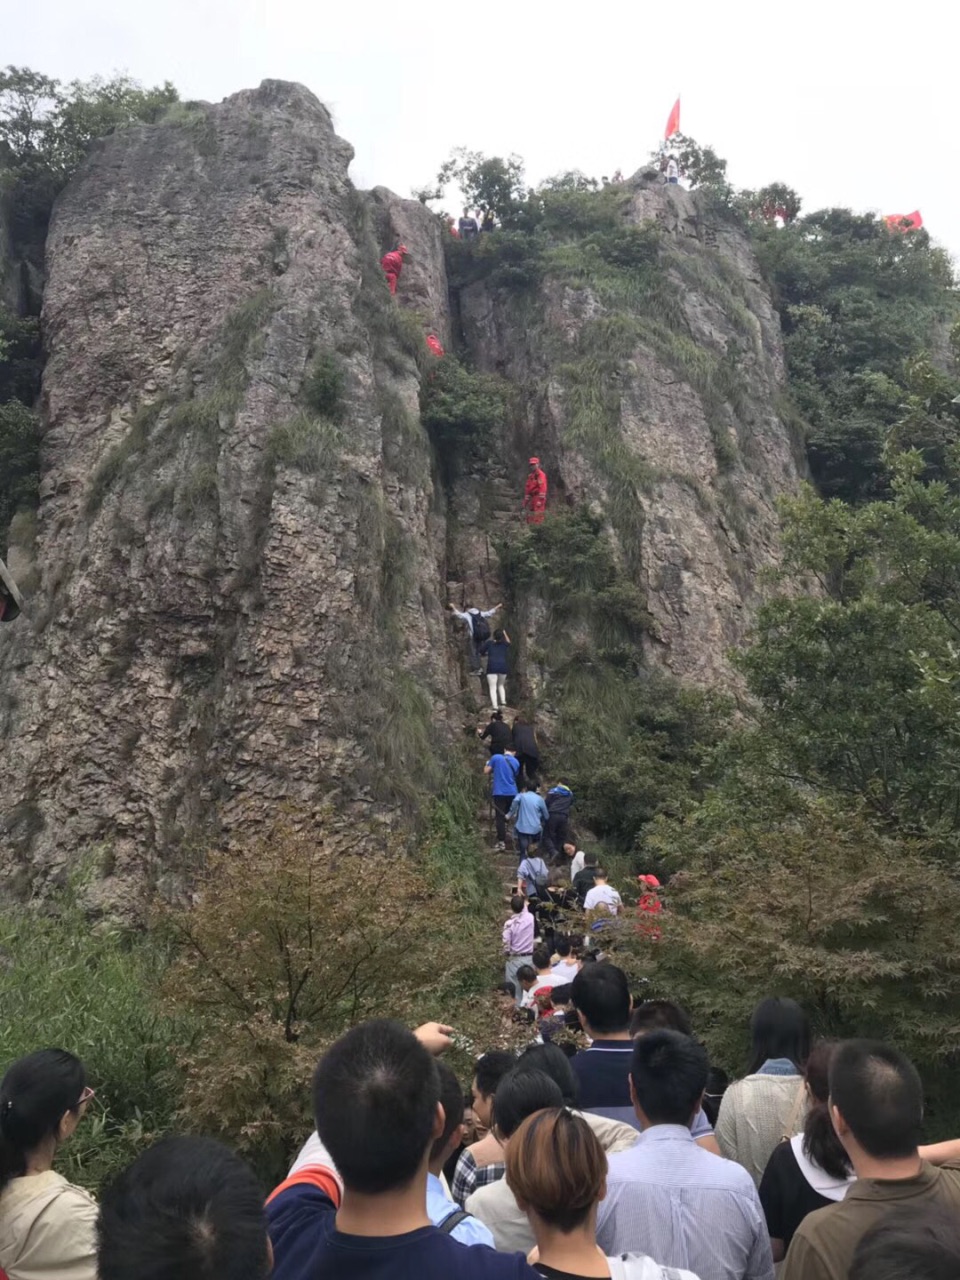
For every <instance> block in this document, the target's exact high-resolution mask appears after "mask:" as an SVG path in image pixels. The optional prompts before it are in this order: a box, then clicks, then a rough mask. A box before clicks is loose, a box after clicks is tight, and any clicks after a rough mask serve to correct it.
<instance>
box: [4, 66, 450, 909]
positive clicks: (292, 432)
mask: <svg viewBox="0 0 960 1280" xmlns="http://www.w3.org/2000/svg"><path fill="white" fill-rule="evenodd" d="M351 157H352V150H351V148H350V147H349V145H348V144H347V143H345V142H343V141H342V140H341V139H340V138H338V137H337V136H336V134H335V132H334V129H333V126H332V122H331V119H330V116H329V113H328V112H327V111H326V109H325V108H324V107H322V106H321V105H320V103H319V102H318V101H317V100H316V99H315V98H314V97H313V96H312V95H311V94H310V93H308V92H307V91H306V90H305V89H302V88H301V87H299V86H296V85H289V84H282V83H279V82H271V81H267V82H265V83H264V84H263V85H262V86H261V87H260V89H258V90H255V91H249V92H244V93H240V94H237V95H235V96H234V97H231V98H229V99H227V100H226V101H225V102H223V103H222V104H220V105H219V106H206V105H203V106H197V107H193V106H191V107H189V108H177V109H175V111H174V112H173V113H172V114H171V116H170V118H169V119H168V120H167V121H166V122H164V123H162V124H159V125H155V126H143V127H136V128H133V129H129V130H127V131H124V132H122V133H119V134H117V135H115V136H113V137H111V138H110V139H108V140H106V141H105V142H104V143H102V144H100V145H99V146H98V148H97V149H96V151H95V154H94V155H93V156H92V157H91V159H90V160H89V162H88V163H87V165H86V166H85V167H84V169H83V170H82V172H81V173H80V174H79V176H78V177H77V178H76V179H75V180H74V181H73V182H72V183H71V185H70V187H69V188H68V190H67V191H66V192H65V193H64V195H63V196H62V198H61V200H60V202H59V205H58V208H57V210H56V213H55V217H54V221H53V225H52V229H51V233H50V239H49V244H48V255H47V264H48V283H47V289H46V295H45V303H44V320H43V322H44V332H45V340H46V346H47V356H48V359H47V365H46V370H45V376H44V384H43V404H44V419H45V438H44V451H43V481H42V491H41V499H42V501H41V508H40V513H39V538H38V561H39V567H40V570H41V574H42V587H41V590H40V592H39V594H38V595H37V596H36V597H34V599H33V600H32V601H31V613H32V615H33V617H34V620H35V624H36V625H35V629H30V628H28V627H27V626H25V625H21V624H19V623H18V624H17V625H16V626H10V627H6V628H3V629H2V631H0V773H2V776H3V779H4V786H3V796H2V811H3V827H2V831H3V837H2V854H3V856H2V858H0V875H2V876H3V877H5V878H6V881H7V883H8V886H9V887H12V888H14V889H16V888H22V887H23V886H24V885H26V884H27V883H34V882H37V881H40V882H42V881H43V880H44V879H45V878H47V877H49V876H52V875H56V874H58V873H59V872H60V871H62V870H63V869H64V868H66V867H68V866H69V865H71V863H72V862H73V861H74V859H75V857H76V855H77V852H78V851H79V850H80V849H82V848H87V847H90V846H97V845H98V844H100V845H102V846H103V847H104V848H107V849H109V863H108V866H107V871H108V873H109V874H108V876H107V879H106V881H105V882H104V884H103V889H102V891H103V894H104V896H105V897H106V898H116V897H117V895H119V894H126V893H127V892H128V890H129V889H130V888H131V887H133V888H136V887H138V886H142V885H143V884H145V883H150V882H155V881H157V880H158V879H160V878H161V877H168V878H172V881H173V882H174V884H176V883H178V882H179V880H180V878H181V877H182V874H183V873H189V870H190V867H191V864H192V860H193V859H194V858H195V856H196V853H197V851H198V849H199V848H200V847H201V846H202V845H203V844H204V842H207V841H209V840H210V839H216V838H219V837H220V836H221V834H229V832H230V831H231V830H234V829H237V828H242V829H243V830H250V829H251V827H254V828H255V827H256V825H257V824H258V823H259V822H261V821H262V820H263V819H264V817H265V816H267V815H269V814H271V813H275V811H276V805H277V802H278V801H282V800H289V801H291V802H292V803H293V804H295V805H296V806H297V807H298V809H301V810H302V809H307V810H309V809H311V808H319V807H320V806H321V805H322V804H323V803H324V802H325V801H327V800H328V799H329V798H331V797H337V798H338V799H339V800H340V802H341V806H340V807H341V814H342V820H343V821H345V822H346V821H349V818H350V814H351V813H355V812H364V811H365V809H366V806H367V805H368V803H369V802H371V801H377V802H379V803H380V805H381V806H382V808H381V811H382V812H384V813H386V814H389V813H391V812H393V813H398V812H399V807H400V805H401V804H402V803H404V802H407V803H408V804H409V802H411V801H412V800H413V799H414V798H415V795H416V791H417V784H418V772H417V770H418V767H420V766H419V765H418V762H417V760H416V759H415V758H414V757H415V755H416V753H417V752H418V750H420V749H422V748H423V747H424V745H425V744H426V745H428V746H429V745H430V743H431V742H432V741H433V738H434V736H435V733H436V731H435V730H434V728H433V725H434V722H435V721H436V720H437V719H438V714H437V713H438V709H439V710H440V712H442V708H443V707H444V705H445V703H446V700H447V699H448V697H449V696H450V692H451V690H450V681H449V676H448V673H447V670H446V665H445V658H444V644H443V634H444V633H443V618H442V611H441V602H440V601H439V599H438V598H437V594H436V587H435V584H436V583H437V582H438V581H439V580H440V578H441V576H442V575H441V565H442V558H443V549H444V527H443V522H444V517H443V510H442V507H441V506H440V505H439V504H438V503H437V502H436V500H435V494H434V490H433V484H432V481H431V460H430V452H429V446H428V442H427V441H426V438H425V436H424V434H423V432H422V430H421V428H420V426H419V419H418V415H417V410H418V401H417V398H418V386H419V381H418V376H417V369H416V363H415V360H416V357H417V356H418V355H419V352H420V348H421V347H422V342H423V327H424V326H422V325H420V324H419V322H418V321H415V320H413V319H412V317H410V316H409V315H407V316H404V314H403V312H402V311H401V310H400V309H399V308H398V307H397V306H396V305H395V304H394V303H393V302H392V301H391V300H390V299H389V296H388V295H387V292H386V288H385V285H384V282H383V279H382V275H381V273H380V272H379V269H378V266H377V257H378V254H379V252H380V251H382V250H381V247H380V246H379V245H377V243H376V241H375V238H374V237H373V234H372V232H371V226H370V221H371V220H370V216H369V206H368V203H367V202H365V201H364V199H363V198H362V197H360V196H359V195H358V194H357V193H356V192H355V191H354V190H353V188H352V186H351V184H350V183H349V180H348V178H347V166H348V164H349V162H350V159H351ZM379 207H380V209H381V210H383V209H384V208H385V210H386V214H387V216H388V217H390V216H392V217H394V218H395V219H400V220H401V221H402V222H403V226H404V229H405V232H406V233H407V234H409V235H410V237H411V239H413V238H415V239H416V241H417V244H418V246H420V262H419V264H418V262H417V261H413V262H411V264H410V266H409V268H408V271H407V274H406V276H405V280H404V287H405V288H407V287H410V288H412V289H413V290H414V291H415V293H416V297H417V301H418V303H419V304H420V305H421V306H422V307H424V308H433V309H434V314H433V315H432V316H429V317H428V323H427V324H426V327H428V328H436V329H437V330H438V331H439V332H440V333H442V334H444V335H445V336H447V334H448V327H447V326H448V318H447V310H446V308H447V300H446V288H445V281H444V280H443V278H442V272H443V258H442V253H441V247H440V241H439V235H440V232H439V227H438V225H437V223H436V220H435V219H434V218H433V217H432V216H431V215H430V214H429V213H428V212H427V211H426V210H425V209H423V208H422V207H421V206H420V205H418V204H416V203H413V202H400V201H396V200H393V201H392V202H391V201H386V202H384V201H383V200H381V201H380V202H379ZM405 319H406V320H407V321H409V323H407V324H404V323H403V321H404V320H405ZM311 378H312V379H313V381H312V382H311ZM311 387H312V390H311ZM388 669H389V674H387V671H388ZM424 754H426V753H424ZM403 788H406V790H403Z"/></svg>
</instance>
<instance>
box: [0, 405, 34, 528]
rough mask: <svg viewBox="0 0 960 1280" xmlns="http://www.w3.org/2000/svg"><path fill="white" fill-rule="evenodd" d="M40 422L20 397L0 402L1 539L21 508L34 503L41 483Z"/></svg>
mask: <svg viewBox="0 0 960 1280" xmlns="http://www.w3.org/2000/svg"><path fill="white" fill-rule="evenodd" d="M39 427H40V424H39V423H38V421H37V415H36V414H35V413H34V412H33V411H32V410H31V409H28V408H27V406H26V405H24V404H21V403H20V401H19V400H8V401H7V403H6V404H0V538H3V539H5V538H6V533H7V527H8V525H9V524H10V521H11V520H12V519H13V516H14V515H15V514H16V512H17V510H18V509H19V508H20V507H25V506H35V505H36V500H37V487H38V485H39V483H40V429H39Z"/></svg>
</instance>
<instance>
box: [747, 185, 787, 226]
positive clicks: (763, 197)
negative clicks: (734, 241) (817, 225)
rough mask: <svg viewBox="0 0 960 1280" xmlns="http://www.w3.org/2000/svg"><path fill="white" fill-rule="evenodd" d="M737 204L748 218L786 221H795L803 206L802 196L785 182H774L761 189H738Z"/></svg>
mask: <svg viewBox="0 0 960 1280" xmlns="http://www.w3.org/2000/svg"><path fill="white" fill-rule="evenodd" d="M736 204H737V207H738V208H739V209H741V210H742V211H743V212H744V213H745V214H746V215H747V217H748V218H752V219H763V220H764V221H765V222H771V223H772V222H775V221H776V219H777V218H780V219H781V220H782V221H783V222H784V223H787V222H793V220H794V218H796V216H797V215H798V214H799V212H800V207H801V200H800V197H799V196H798V195H797V193H796V191H794V189H793V188H792V187H788V186H787V184H786V183H785V182H772V183H770V185H769V186H766V187H761V188H760V190H759V191H738V192H737V199H736Z"/></svg>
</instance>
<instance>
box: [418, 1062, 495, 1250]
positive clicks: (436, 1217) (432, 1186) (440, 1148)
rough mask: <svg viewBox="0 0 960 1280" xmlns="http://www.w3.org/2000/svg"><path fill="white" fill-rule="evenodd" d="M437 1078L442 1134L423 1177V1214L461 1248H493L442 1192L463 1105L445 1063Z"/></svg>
mask: <svg viewBox="0 0 960 1280" xmlns="http://www.w3.org/2000/svg"><path fill="white" fill-rule="evenodd" d="M437 1072H438V1074H439V1076H440V1105H441V1106H442V1107H443V1115H444V1122H443V1132H442V1133H441V1134H440V1136H439V1138H437V1139H436V1141H435V1142H434V1144H433V1146H432V1147H431V1148H430V1172H429V1173H428V1174H427V1214H428V1215H429V1218H430V1221H431V1222H432V1223H433V1224H434V1226H435V1227H439V1228H440V1230H441V1231H444V1232H446V1233H447V1234H448V1235H451V1236H453V1238H454V1240H459V1241H460V1243H461V1244H485V1245H486V1246H487V1247H488V1248H490V1249H492V1248H493V1235H492V1234H491V1232H490V1229H489V1227H486V1226H484V1224H483V1223H482V1222H479V1221H478V1220H477V1219H476V1218H474V1217H473V1216H472V1214H469V1213H467V1212H466V1211H465V1210H464V1209H461V1208H460V1206H459V1205H456V1204H454V1202H453V1200H451V1199H450V1197H449V1196H448V1195H447V1193H446V1191H445V1190H444V1186H443V1183H442V1182H441V1181H440V1176H441V1174H442V1173H443V1166H444V1165H445V1164H446V1162H447V1161H448V1160H449V1159H450V1157H451V1156H452V1155H453V1153H454V1152H455V1151H456V1150H457V1148H458V1147H459V1145H460V1136H461V1132H462V1130H463V1113H464V1111H465V1109H466V1108H465V1105H464V1100H463V1090H462V1089H461V1088H460V1081H459V1080H458V1079H457V1077H456V1076H455V1075H454V1073H453V1072H452V1071H451V1070H450V1068H449V1067H448V1066H447V1064H446V1063H445V1062H438V1063H437Z"/></svg>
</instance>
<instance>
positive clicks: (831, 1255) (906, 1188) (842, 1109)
mask: <svg viewBox="0 0 960 1280" xmlns="http://www.w3.org/2000/svg"><path fill="white" fill-rule="evenodd" d="M830 1117H831V1119H832V1121H833V1127H834V1129H835V1130H836V1132H837V1136H838V1138H839V1139H840V1141H841V1143H842V1144H843V1148H844V1150H845V1151H846V1153H847V1155H848V1157H849V1159H850V1163H851V1164H852V1165H853V1169H854V1172H855V1173H856V1175H857V1181H856V1182H854V1183H853V1184H852V1185H851V1186H850V1187H849V1188H848V1190H847V1194H846V1196H845V1197H844V1198H843V1200H842V1201H841V1202H840V1203H839V1204H835V1205H828V1206H827V1207H826V1208H825V1209H817V1210H816V1212H814V1213H810V1214H808V1215H807V1216H806V1217H805V1218H804V1220H803V1221H802V1222H801V1224H800V1226H799V1227H798V1228H797V1231H796V1233H795V1235H794V1237H793V1240H792V1241H791V1242H790V1248H789V1249H788V1250H787V1258H786V1261H785V1262H784V1264H783V1271H782V1273H781V1274H782V1280H846V1277H847V1274H848V1272H849V1270H850V1265H851V1263H852V1261H853V1255H854V1251H855V1250H856V1247H857V1244H858V1242H859V1241H860V1238H861V1237H862V1236H863V1235H864V1233H865V1232H866V1231H867V1230H869V1228H871V1227H873V1226H874V1225H875V1224H876V1223H878V1222H880V1221H882V1220H883V1219H884V1218H885V1217H886V1216H887V1214H889V1213H892V1212H895V1211H896V1210H897V1209H899V1208H903V1209H911V1210H916V1209H918V1208H921V1207H922V1206H924V1205H928V1204H935V1205H942V1206H943V1207H944V1208H945V1209H948V1210H949V1211H950V1212H952V1213H957V1212H958V1211H960V1166H958V1165H956V1164H949V1165H945V1166H944V1167H942V1168H935V1167H934V1166H933V1165H931V1164H928V1163H927V1161H925V1160H923V1159H921V1157H920V1153H919V1151H918V1150H917V1146H918V1144H919V1141H920V1132H921V1127H922V1124H923V1087H922V1085H921V1083H920V1077H919V1075H918V1074H917V1071H916V1068H915V1067H914V1065H913V1063H912V1062H911V1061H910V1059H909V1058H907V1057H905V1056H904V1054H902V1053H900V1051H899V1050H898V1049H894V1048H892V1047H891V1046H890V1045H886V1044H881V1043H880V1042H878V1041H875V1040H847V1041H845V1042H844V1043H843V1044H841V1045H840V1046H839V1048H838V1049H837V1050H836V1052H835V1053H834V1055H833V1058H832V1060H831V1063H830Z"/></svg>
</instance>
